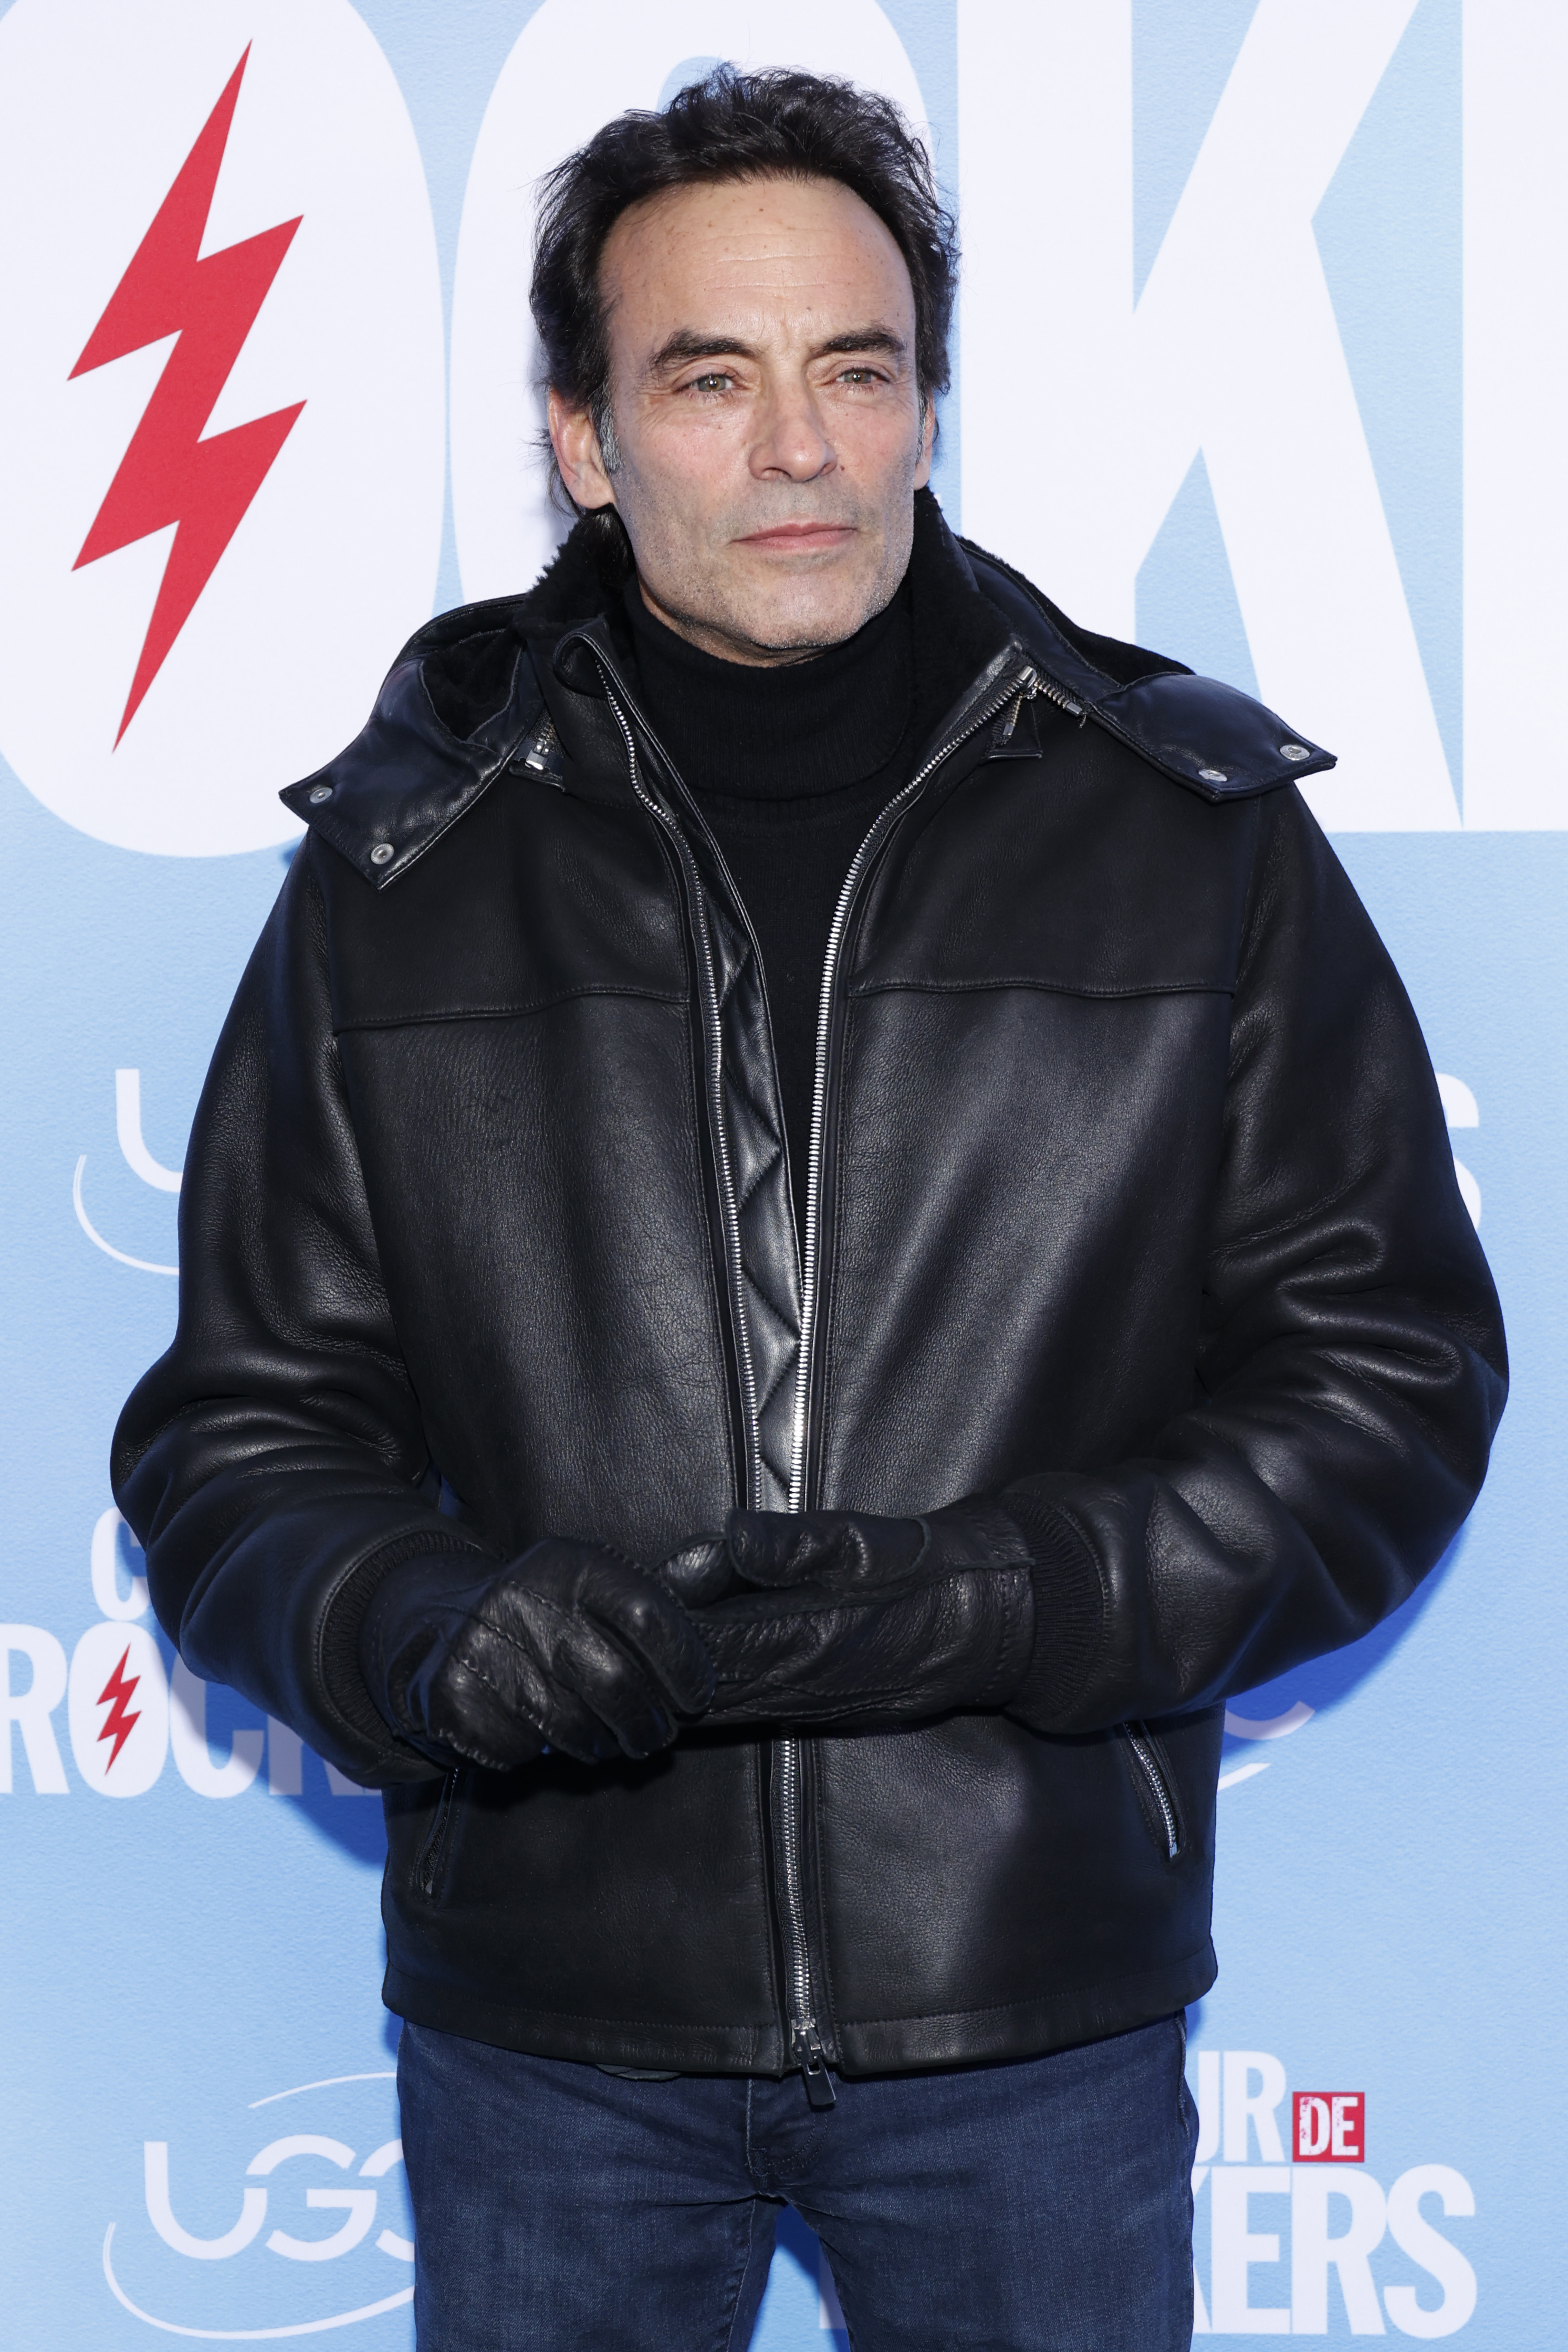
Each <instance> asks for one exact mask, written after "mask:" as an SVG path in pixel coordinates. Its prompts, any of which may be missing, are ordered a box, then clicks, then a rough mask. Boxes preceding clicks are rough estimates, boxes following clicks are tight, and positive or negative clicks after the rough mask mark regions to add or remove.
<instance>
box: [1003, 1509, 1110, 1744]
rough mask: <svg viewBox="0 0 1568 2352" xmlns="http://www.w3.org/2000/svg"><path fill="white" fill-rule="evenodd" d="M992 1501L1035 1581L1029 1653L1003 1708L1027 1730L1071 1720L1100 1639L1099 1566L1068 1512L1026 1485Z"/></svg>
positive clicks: (1101, 1595) (1101, 1599)
mask: <svg viewBox="0 0 1568 2352" xmlns="http://www.w3.org/2000/svg"><path fill="white" fill-rule="evenodd" d="M997 1500H998V1502H999V1503H1000V1505H1001V1507H1002V1508H1003V1509H1004V1510H1006V1511H1008V1512H1009V1513H1010V1515H1011V1517H1013V1518H1014V1519H1016V1520H1017V1522H1018V1524H1019V1527H1020V1528H1022V1530H1023V1532H1024V1535H1025V1537H1026V1538H1027V1539H1028V1542H1029V1547H1030V1559H1031V1562H1032V1567H1031V1572H1030V1581H1031V1582H1032V1584H1033V1586H1034V1654H1033V1656H1032V1657H1031V1659H1030V1664H1029V1667H1028V1669H1027V1671H1026V1672H1025V1675H1024V1678H1023V1680H1022V1682H1021V1683H1020V1684H1019V1687H1018V1689H1017V1690H1016V1691H1015V1692H1014V1694H1013V1696H1012V1697H1011V1699H1009V1702H1008V1708H1007V1712H1008V1713H1009V1715H1011V1716H1016V1717H1018V1719H1019V1722H1020V1723H1027V1724H1028V1725H1029V1726H1030V1729H1031V1730H1034V1731H1055V1730H1058V1729H1060V1728H1061V1727H1064V1726H1065V1725H1066V1724H1068V1723H1069V1722H1070V1721H1071V1717H1072V1714H1073V1710H1074V1708H1075V1707H1076V1706H1077V1704H1078V1702H1079V1700H1080V1698H1081V1697H1082V1694H1083V1692H1084V1691H1085V1690H1086V1689H1087V1688H1088V1685H1089V1681H1090V1677H1091V1676H1092V1673H1093V1671H1094V1667H1095V1664H1096V1663H1097V1661H1098V1658H1099V1655H1100V1648H1101V1643H1102V1642H1103V1639H1104V1628H1105V1591H1104V1586H1103V1583H1102V1581H1101V1577H1100V1569H1099V1564H1098V1562H1097V1561H1096V1559H1095V1558H1094V1555H1093V1553H1092V1551H1091V1550H1090V1549H1089V1546H1088V1545H1087V1544H1086V1543H1085V1542H1084V1540H1083V1538H1082V1536H1081V1535H1080V1534H1079V1532H1078V1530H1077V1528H1075V1527H1074V1525H1073V1523H1072V1521H1071V1518H1070V1517H1068V1515H1067V1513H1066V1512H1065V1511H1063V1510H1062V1509H1061V1508H1060V1507H1059V1506H1058V1505H1056V1504H1054V1503H1051V1502H1048V1501H1047V1500H1046V1499H1045V1497H1044V1496H1042V1495H1038V1494H1031V1493H1030V1490H1029V1489H1028V1488H1027V1487H1021V1486H1009V1488H1008V1489H1007V1490H1006V1492H1005V1493H1003V1494H1001V1495H999V1496H998V1497H997Z"/></svg>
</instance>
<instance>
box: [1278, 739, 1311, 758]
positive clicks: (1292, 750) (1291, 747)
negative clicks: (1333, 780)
mask: <svg viewBox="0 0 1568 2352" xmlns="http://www.w3.org/2000/svg"><path fill="white" fill-rule="evenodd" d="M1280 757H1281V760H1310V759H1311V758H1312V753H1311V752H1310V751H1308V749H1307V747H1306V745H1305V744H1304V743H1281V746H1280Z"/></svg>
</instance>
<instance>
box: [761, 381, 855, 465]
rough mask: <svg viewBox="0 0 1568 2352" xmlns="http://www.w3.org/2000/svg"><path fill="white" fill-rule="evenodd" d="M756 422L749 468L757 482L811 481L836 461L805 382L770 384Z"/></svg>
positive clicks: (821, 419)
mask: <svg viewBox="0 0 1568 2352" xmlns="http://www.w3.org/2000/svg"><path fill="white" fill-rule="evenodd" d="M758 425H759V429H758V436H757V438H756V440H755V441H754V442H753V444H752V449H751V470H752V473H753V474H754V475H755V476H756V477H757V478H758V480H759V481H768V480H773V481H789V482H813V481H815V480H816V479H817V478H818V477H819V476H820V475H821V474H831V472H832V471H833V469H834V467H836V466H837V464H838V462H839V461H838V455H837V452H836V451H835V449H834V447H833V445H832V441H831V438H830V436H829V434H828V431H827V427H826V422H825V420H824V418H823V416H822V414H821V409H820V408H819V406H818V404H817V400H816V396H815V394H813V392H812V390H811V387H810V384H808V383H795V384H787V385H776V386H774V387H773V389H772V390H771V391H770V393H769V394H768V400H767V404H766V405H765V407H764V409H763V411H762V414H761V416H760V418H759V419H758Z"/></svg>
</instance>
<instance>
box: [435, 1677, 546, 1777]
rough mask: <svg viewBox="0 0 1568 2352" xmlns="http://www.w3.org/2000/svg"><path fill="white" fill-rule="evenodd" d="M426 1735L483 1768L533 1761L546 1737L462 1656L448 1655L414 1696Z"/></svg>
mask: <svg viewBox="0 0 1568 2352" xmlns="http://www.w3.org/2000/svg"><path fill="white" fill-rule="evenodd" d="M418 1697H419V1700H420V1713H421V1715H422V1716H423V1720H424V1724H425V1727H426V1732H427V1735H428V1738H430V1739H431V1740H433V1741H434V1742H437V1743H438V1744H439V1745H440V1746H441V1747H442V1748H450V1749H451V1750H452V1751H453V1752H454V1753H455V1754H456V1755H458V1756H463V1757H465V1758H466V1759H467V1760H468V1762H469V1763H471V1764H479V1765H482V1766H483V1767H484V1768H485V1769H486V1770H487V1771H492V1772H509V1771H513V1770H515V1769H516V1768H517V1766H518V1765H519V1764H531V1763H532V1762H533V1761H534V1760H535V1759H536V1758H537V1757H538V1756H540V1755H542V1754H543V1752H544V1749H545V1748H546V1746H547V1744H548V1743H547V1741H546V1738H545V1735H544V1733H543V1731H542V1730H541V1729H540V1727H539V1726H538V1722H537V1721H536V1720H534V1719H533V1717H531V1716H530V1715H528V1714H526V1713H524V1712H523V1710H522V1709H521V1708H520V1707H519V1706H518V1705H517V1699H516V1695H515V1694H513V1693H510V1692H504V1691H502V1690H499V1689H497V1687H496V1685H495V1684H494V1682H493V1681H492V1680H490V1679H489V1678H488V1677H487V1676H485V1675H481V1674H479V1673H477V1672H476V1670H475V1669H474V1667H473V1666H471V1665H470V1664H468V1663H467V1662H466V1661H465V1660H464V1659H462V1658H458V1657H453V1656H450V1655H448V1656H447V1657H446V1658H444V1660H443V1661H442V1663H441V1665H440V1667H439V1668H438V1670H437V1671H436V1672H435V1673H434V1675H432V1676H431V1677H430V1679H429V1680H428V1682H427V1683H425V1684H424V1685H423V1688H422V1689H421V1691H420V1692H419V1694H418Z"/></svg>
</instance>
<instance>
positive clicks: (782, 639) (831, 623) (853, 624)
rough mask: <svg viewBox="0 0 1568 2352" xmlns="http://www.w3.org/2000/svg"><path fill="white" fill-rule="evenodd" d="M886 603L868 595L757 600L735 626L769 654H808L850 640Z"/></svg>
mask: <svg viewBox="0 0 1568 2352" xmlns="http://www.w3.org/2000/svg"><path fill="white" fill-rule="evenodd" d="M886 601H887V600H886V598H885V597H883V598H881V599H880V600H879V599H878V598H877V596H876V595H875V594H874V593H871V592H863V593H861V594H860V595H858V596H846V595H837V596H831V597H828V596H824V597H820V598H810V599H805V598H800V597H795V596H775V597H771V598H768V599H763V598H760V597H759V598H758V599H757V600H756V601H755V603H750V604H748V605H747V607H746V608H745V609H744V611H743V612H741V613H738V614H737V615H736V621H735V624H734V625H735V627H736V628H737V633H738V634H740V635H744V636H746V637H747V638H748V639H749V641H750V643H751V644H752V645H754V646H760V647H761V648H763V649H764V650H765V651H766V652H768V653H775V654H789V653H811V652H817V651H820V650H821V649H823V648H825V647H827V646H837V645H841V644H842V643H843V641H844V639H845V638H846V637H852V636H853V635H854V633H855V631H856V630H857V629H860V628H863V627H864V625H865V624H866V622H867V621H869V620H870V619H871V616H872V614H873V613H875V612H880V610H881V609H882V605H883V604H885V603H886Z"/></svg>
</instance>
